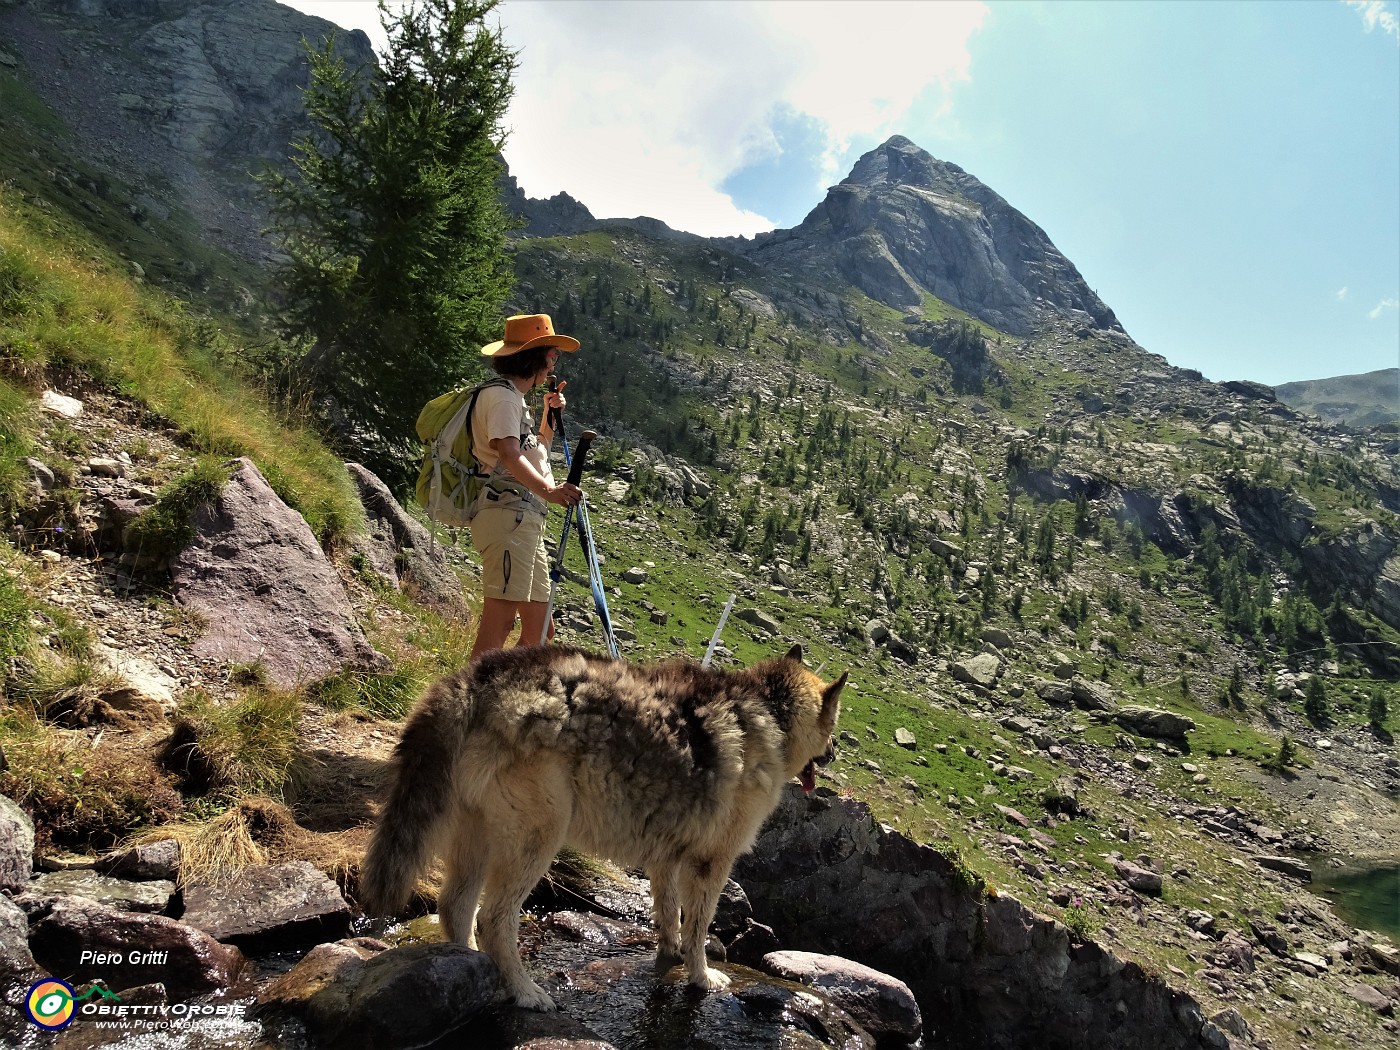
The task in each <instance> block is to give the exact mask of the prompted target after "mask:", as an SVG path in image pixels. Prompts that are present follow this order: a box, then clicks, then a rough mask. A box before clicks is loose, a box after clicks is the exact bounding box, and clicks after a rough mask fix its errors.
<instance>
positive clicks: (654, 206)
mask: <svg viewBox="0 0 1400 1050" xmlns="http://www.w3.org/2000/svg"><path fill="white" fill-rule="evenodd" d="M286 2H288V3H290V4H291V5H292V6H293V7H296V8H299V9H300V10H303V11H307V12H309V13H311V14H317V15H320V16H322V17H323V18H329V19H331V20H332V21H335V22H337V23H338V24H340V25H342V26H347V27H352V28H361V29H364V30H365V31H366V32H368V33H369V35H370V39H371V40H372V41H374V42H375V44H376V46H377V47H382V46H383V44H384V34H383V33H382V32H381V31H380V29H379V16H378V12H377V10H376V8H375V4H374V3H373V2H372V0H286ZM497 15H498V16H499V18H500V20H501V22H502V24H503V26H504V30H505V37H506V42H507V44H508V45H509V46H510V47H512V48H515V49H518V50H519V52H520V65H519V67H518V69H517V70H516V76H515V98H514V101H513V102H512V104H511V109H510V114H509V116H508V118H507V123H508V125H509V126H510V128H511V135H510V138H509V140H508V141H507V143H506V150H505V155H506V160H507V162H508V163H509V164H510V169H511V174H513V175H514V176H515V177H516V178H517V180H519V183H520V186H521V188H522V189H524V190H525V192H526V193H527V194H528V195H529V196H531V197H549V196H553V195H554V194H555V193H558V192H559V191H560V190H563V191H565V192H567V193H569V194H570V195H571V196H573V197H576V198H577V199H579V200H581V201H582V202H583V203H584V204H585V205H587V206H588V208H589V209H590V210H591V211H592V212H593V214H594V215H597V216H599V217H600V218H612V217H618V216H624V217H625V216H634V215H650V216H653V217H654V218H658V219H661V220H663V221H664V222H666V223H669V224H670V225H671V226H673V227H676V228H677V229H682V230H688V231H690V232H692V233H699V234H703V235H706V236H718V235H725V234H753V233H757V232H760V231H762V230H767V229H771V228H772V226H773V223H772V222H771V221H770V220H769V219H768V218H767V217H765V216H762V215H757V214H755V213H753V212H751V211H746V210H744V209H742V208H740V207H738V206H737V205H736V204H735V203H734V201H733V199H732V198H730V197H729V196H728V195H727V194H725V193H724V192H722V191H721V190H720V189H719V187H720V186H721V185H722V184H723V183H724V181H725V179H726V178H727V177H728V176H729V175H731V174H733V173H734V172H736V171H739V170H740V169H742V168H744V167H746V166H748V165H750V164H753V163H756V162H762V161H764V160H771V159H774V158H775V157H777V156H778V155H779V151H780V146H779V143H778V140H777V137H776V135H775V133H774V130H773V122H774V119H775V118H776V117H777V116H778V115H779V114H780V113H782V112H784V111H786V112H787V113H788V114H789V115H790V116H796V117H799V118H800V117H804V116H805V117H808V118H812V119H814V120H815V121H817V122H818V124H819V126H820V127H822V128H823V129H824V132H825V149H824V151H823V155H822V156H821V157H820V158H819V162H820V166H821V172H820V180H821V181H820V182H819V184H818V187H819V186H825V185H827V184H829V183H831V182H834V181H836V180H837V179H839V178H841V177H842V176H844V175H845V172H844V171H839V170H838V169H837V164H838V163H839V160H840V157H841V154H842V153H843V152H844V151H845V150H846V149H847V148H848V147H849V144H850V141H851V139H852V137H853V136H855V135H868V136H875V137H877V138H884V137H886V136H888V135H890V134H893V133H895V132H897V131H900V130H902V129H901V127H900V123H901V121H902V120H903V119H904V118H905V116H906V115H907V113H908V112H909V109H910V107H911V106H912V105H913V104H914V103H915V101H916V100H918V99H919V98H920V97H921V96H924V95H926V93H928V92H930V91H932V92H942V93H943V94H940V95H937V96H936V102H941V103H942V104H943V105H944V107H945V108H946V89H947V87H948V86H949V85H950V84H951V83H953V82H955V81H962V80H967V79H968V70H969V65H970V57H969V54H968V49H967V42H968V38H969V37H970V36H971V35H972V33H973V32H975V31H976V30H977V29H978V28H979V27H980V26H981V25H982V23H983V21H984V19H985V18H986V17H987V7H986V5H985V4H984V3H982V2H981V0H956V2H953V0H947V2H940V3H907V2H904V0H766V2H765V0H666V2H665V3H659V2H656V0H570V2H568V3H563V2H559V0H505V2H504V3H503V4H502V5H501V6H500V7H499V8H497ZM818 187H813V189H817V188H818Z"/></svg>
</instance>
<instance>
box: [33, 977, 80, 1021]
mask: <svg viewBox="0 0 1400 1050" xmlns="http://www.w3.org/2000/svg"><path fill="white" fill-rule="evenodd" d="M73 1003H74V994H73V986H72V985H71V984H69V983H68V982H67V981H59V980H55V979H54V978H52V977H49V978H45V979H44V980H42V981H35V982H34V983H33V984H32V985H30V986H29V994H28V995H27V996H25V999H24V1012H25V1013H26V1014H27V1015H28V1016H29V1019H30V1020H31V1021H33V1022H34V1023H35V1024H37V1025H38V1026H39V1027H40V1028H46V1029H48V1030H49V1031H50V1032H56V1031H58V1030H59V1029H60V1028H67V1027H68V1026H69V1025H70V1024H72V1023H73V1014H74V1012H75V1010H74V1006H73Z"/></svg>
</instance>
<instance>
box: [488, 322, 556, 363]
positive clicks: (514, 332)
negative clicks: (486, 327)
mask: <svg viewBox="0 0 1400 1050" xmlns="http://www.w3.org/2000/svg"><path fill="white" fill-rule="evenodd" d="M536 346H552V347H554V348H555V349H557V350H562V351H564V352H565V353H566V354H572V353H573V352H574V351H575V350H577V349H578V347H579V342H578V340H577V339H575V338H574V337H573V336H571V335H560V334H559V333H558V332H556V331H555V330H554V322H553V321H551V320H550V318H549V314H516V315H515V316H514V317H507V318H506V337H505V338H504V339H498V340H497V341H496V342H494V343H487V344H486V345H485V346H483V347H482V348H481V352H482V354H483V355H484V356H486V357H509V356H510V355H511V354H518V353H520V351H522V350H529V349H530V348H531V347H536Z"/></svg>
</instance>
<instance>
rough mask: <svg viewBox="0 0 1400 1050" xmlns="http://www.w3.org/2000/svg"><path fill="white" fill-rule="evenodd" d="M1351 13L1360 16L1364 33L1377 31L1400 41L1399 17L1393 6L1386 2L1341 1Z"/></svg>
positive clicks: (1374, 0) (1364, 0)
mask: <svg viewBox="0 0 1400 1050" xmlns="http://www.w3.org/2000/svg"><path fill="white" fill-rule="evenodd" d="M1342 2H1343V3H1345V4H1346V5H1347V7H1350V8H1351V9H1352V10H1353V11H1355V12H1357V13H1358V14H1359V15H1361V21H1362V22H1363V23H1365V25H1366V32H1368V33H1369V32H1371V31H1372V30H1375V29H1379V30H1380V31H1381V32H1382V33H1389V34H1390V35H1391V36H1393V37H1395V38H1396V40H1397V41H1400V17H1397V16H1396V13H1395V5H1394V4H1391V3H1387V2H1386V0H1342Z"/></svg>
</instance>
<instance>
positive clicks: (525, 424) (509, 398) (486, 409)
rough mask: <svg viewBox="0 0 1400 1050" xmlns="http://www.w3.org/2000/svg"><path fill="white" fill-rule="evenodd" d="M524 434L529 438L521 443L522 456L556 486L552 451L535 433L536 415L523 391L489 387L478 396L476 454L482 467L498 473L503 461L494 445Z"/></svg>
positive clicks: (474, 430)
mask: <svg viewBox="0 0 1400 1050" xmlns="http://www.w3.org/2000/svg"><path fill="white" fill-rule="evenodd" d="M522 434H523V435H525V437H524V440H523V441H521V443H520V452H521V455H522V456H524V458H525V459H526V460H527V461H528V462H529V463H530V465H531V466H533V467H534V468H535V469H536V470H537V471H539V473H540V476H541V477H543V478H544V479H545V480H546V481H548V482H549V483H550V485H553V484H554V473H553V471H551V470H550V467H549V450H548V449H547V448H545V447H544V446H543V445H541V444H540V441H539V438H538V437H537V436H536V434H535V421H534V418H533V417H532V416H531V415H530V409H529V407H528V406H527V405H526V404H525V398H523V397H522V396H521V395H520V391H518V390H516V389H515V388H514V387H513V386H488V387H487V388H486V389H485V390H483V391H482V392H481V393H480V394H479V395H477V399H476V408H475V409H473V411H472V454H473V455H474V456H475V457H476V461H477V462H478V463H480V464H481V469H482V470H485V471H487V472H488V473H495V472H496V470H497V465H498V464H499V463H500V460H501V457H500V456H499V455H497V454H496V450H495V449H493V448H492V447H491V442H492V441H493V440H494V439H496V438H507V437H513V438H519V437H520V436H521V435H522ZM501 472H502V473H505V474H510V472H509V471H507V470H505V469H504V468H501ZM510 476H512V477H514V475H510ZM516 480H517V481H519V480H520V479H519V478H516Z"/></svg>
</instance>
